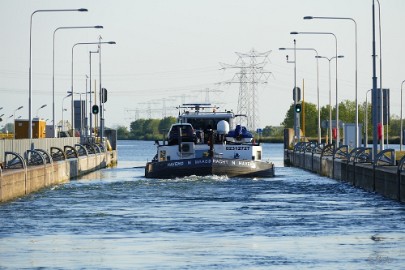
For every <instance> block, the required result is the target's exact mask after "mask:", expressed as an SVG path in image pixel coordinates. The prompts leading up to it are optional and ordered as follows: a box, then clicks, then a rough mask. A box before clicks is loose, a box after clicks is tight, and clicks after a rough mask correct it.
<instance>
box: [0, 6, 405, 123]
mask: <svg viewBox="0 0 405 270" xmlns="http://www.w3.org/2000/svg"><path fill="white" fill-rule="evenodd" d="M372 2H373V1H372V0H328V1H325V0H283V1H280V0H279V1H276V0H204V1H201V0H170V1H168V0H148V1H145V0H143V1H140V0H115V1H111V0H80V1H77V0H70V1H59V0H1V1H0V37H1V43H0V44H1V45H0V46H1V49H0V108H2V109H0V115H2V114H4V116H3V117H2V118H3V122H1V123H0V127H1V126H3V125H4V124H5V123H6V121H9V122H11V121H12V118H9V116H10V115H13V114H14V112H15V116H16V118H17V117H19V116H21V118H22V119H28V115H29V113H28V107H29V106H28V104H29V101H28V99H29V91H28V85H29V78H28V77H29V76H28V74H29V36H30V35H29V34H30V17H31V14H32V13H33V12H34V11H36V10H47V9H77V8H87V9H88V12H41V13H35V15H34V16H33V24H32V115H33V117H35V116H37V113H38V116H39V117H41V118H43V119H49V120H48V123H50V120H52V70H53V69H52V67H53V65H52V62H53V52H55V113H56V122H59V121H60V120H61V119H62V109H63V108H66V109H67V112H65V113H64V115H63V117H64V118H65V119H70V102H69V99H64V97H65V96H66V95H67V91H70V89H71V78H72V71H71V68H72V47H73V45H74V44H76V43H85V42H97V41H98V40H99V37H100V36H101V37H102V40H103V41H115V42H116V45H103V46H102V53H101V63H102V64H101V74H102V76H101V80H102V87H103V88H106V89H107V90H108V101H107V103H105V124H106V126H108V127H117V126H118V125H124V126H127V127H129V124H130V122H131V121H133V120H135V118H136V117H139V118H147V117H148V116H149V115H151V116H152V117H153V118H160V117H162V116H164V115H166V116H169V115H173V116H176V115H177V111H176V110H175V107H176V106H178V105H180V104H181V103H182V102H183V101H184V102H188V103H192V102H205V101H206V100H207V98H209V101H210V102H211V103H213V104H217V105H218V106H220V107H221V108H223V109H227V110H233V111H235V112H236V110H237V104H238V95H239V87H238V85H236V84H226V83H224V82H226V81H229V80H231V79H232V78H233V76H234V74H235V72H237V70H235V69H226V70H223V69H221V65H220V63H227V64H231V65H234V64H236V62H237V60H238V56H237V54H236V52H241V53H248V52H249V51H251V50H252V49H254V50H256V51H257V52H267V51H271V52H270V54H269V57H268V60H269V61H268V63H267V64H266V66H265V69H266V70H267V71H270V72H271V74H272V75H271V76H270V77H269V78H268V81H267V83H266V84H260V85H259V89H258V97H259V98H258V100H259V101H258V111H259V125H260V126H261V127H265V126H269V125H270V126H278V125H280V123H281V122H282V121H283V119H284V117H285V114H286V112H287V110H288V108H289V106H290V105H291V104H292V102H293V99H292V89H293V87H294V76H293V75H294V65H293V64H291V63H287V61H286V54H289V60H293V55H294V54H293V51H287V52H286V51H280V50H279V48H280V47H290V48H291V47H293V40H294V39H296V43H297V48H315V49H316V50H317V51H318V54H319V55H321V56H326V57H332V56H334V55H335V40H334V38H333V36H331V35H304V34H301V35H290V32H291V31H298V32H332V33H334V34H335V35H336V37H337V40H338V54H339V55H343V56H344V58H342V59H339V62H338V100H339V102H340V101H342V100H346V99H349V100H355V38H354V36H355V35H354V23H353V22H352V21H350V20H320V19H318V20H303V17H304V16H322V17H349V18H353V19H354V20H355V21H356V22H357V27H358V54H357V57H358V58H357V59H358V101H359V103H362V102H363V101H365V99H366V93H367V91H368V90H369V89H371V88H372V76H373V75H372V57H371V55H372ZM380 2H381V29H382V31H381V34H382V35H381V37H382V42H381V44H382V46H381V51H382V54H381V55H382V57H381V60H382V84H383V88H389V89H390V90H391V102H390V103H391V114H394V115H397V116H399V115H400V96H401V83H402V81H403V80H405V72H403V70H404V69H403V68H402V64H403V63H404V62H405V51H404V50H403V49H404V44H405V35H404V34H403V33H402V31H401V30H402V29H403V26H404V21H403V13H404V11H405V1H403V0H380ZM376 8H378V5H377V3H376ZM376 15H378V9H377V10H376ZM94 25H102V26H103V27H104V29H63V30H58V31H57V32H56V34H55V47H54V50H53V34H54V31H55V29H56V28H59V27H72V26H94ZM377 34H378V33H377ZM376 46H377V54H379V50H380V45H379V42H378V35H377V44H376ZM95 50H97V46H96V45H81V46H76V47H75V49H74V61H73V66H74V72H73V85H74V92H83V93H84V92H85V91H86V87H87V91H89V87H90V86H89V84H90V83H89V80H87V81H86V78H87V77H86V76H89V75H90V61H89V51H95ZM314 56H315V54H314V52H312V51H302V50H301V51H299V50H298V51H297V58H296V65H297V82H298V83H297V84H298V86H301V87H302V84H303V83H304V89H305V101H308V102H311V103H314V104H316V103H317V95H316V60H315V57H314ZM379 57H380V56H379ZM379 59H380V58H378V61H379ZM91 66H92V73H91V76H92V85H97V90H98V85H99V59H98V55H97V54H92V62H91ZM377 68H378V69H377V74H378V77H380V76H379V72H380V71H379V63H378V67H377ZM331 72H332V81H334V80H335V67H334V65H332V68H331ZM328 74H329V69H328V61H327V60H325V59H320V61H319V78H320V101H319V102H320V105H321V106H325V105H327V104H328V103H329V84H328V79H329V76H328ZM86 84H87V85H86ZM92 89H93V91H94V87H93V88H92ZM207 89H209V90H207ZM207 93H208V94H207ZM335 93H336V89H335V85H334V84H332V105H334V104H335ZM82 98H83V99H84V95H82ZM75 99H79V95H76V96H75ZM368 100H369V101H370V100H371V96H370V95H369V96H368ZM93 101H94V98H93ZM62 103H63V105H62ZM45 104H46V105H47V106H46V107H44V108H42V109H39V108H40V107H41V106H42V105H45ZM20 106H23V108H22V109H21V110H18V111H15V110H16V109H17V108H19V107H20ZM361 121H362V120H361V119H360V122H361ZM353 122H354V119H353Z"/></svg>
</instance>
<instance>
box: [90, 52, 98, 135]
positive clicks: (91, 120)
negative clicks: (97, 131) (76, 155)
mask: <svg viewBox="0 0 405 270" xmlns="http://www.w3.org/2000/svg"><path fill="white" fill-rule="evenodd" d="M93 53H98V51H89V57H90V76H89V77H90V78H89V80H90V112H89V117H90V137H92V133H93V115H92V98H91V97H92V95H91V94H92V93H93V91H92V90H91V85H92V84H91V54H93ZM94 91H95V89H94Z"/></svg>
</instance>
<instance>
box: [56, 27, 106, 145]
mask: <svg viewBox="0 0 405 270" xmlns="http://www.w3.org/2000/svg"><path fill="white" fill-rule="evenodd" d="M87 28H95V29H102V28H103V26H101V25H94V26H63V27H58V28H56V29H55V31H53V43H52V120H53V128H54V130H56V129H55V123H56V121H55V35H56V32H57V31H58V30H64V29H87ZM54 135H55V137H56V132H55V134H54Z"/></svg>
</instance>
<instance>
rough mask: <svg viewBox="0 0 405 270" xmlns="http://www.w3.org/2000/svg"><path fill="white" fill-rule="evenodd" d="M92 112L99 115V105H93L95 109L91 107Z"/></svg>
mask: <svg viewBox="0 0 405 270" xmlns="http://www.w3.org/2000/svg"><path fill="white" fill-rule="evenodd" d="M91 112H92V113H93V114H98V105H93V107H91Z"/></svg>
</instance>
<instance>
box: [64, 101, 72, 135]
mask: <svg viewBox="0 0 405 270" xmlns="http://www.w3.org/2000/svg"><path fill="white" fill-rule="evenodd" d="M71 95H72V94H71V93H70V94H68V95H67V96H66V97H64V98H63V99H62V131H63V130H64V129H65V123H64V120H63V112H64V110H65V109H64V108H63V101H65V99H66V98H68V97H70V96H71Z"/></svg>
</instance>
